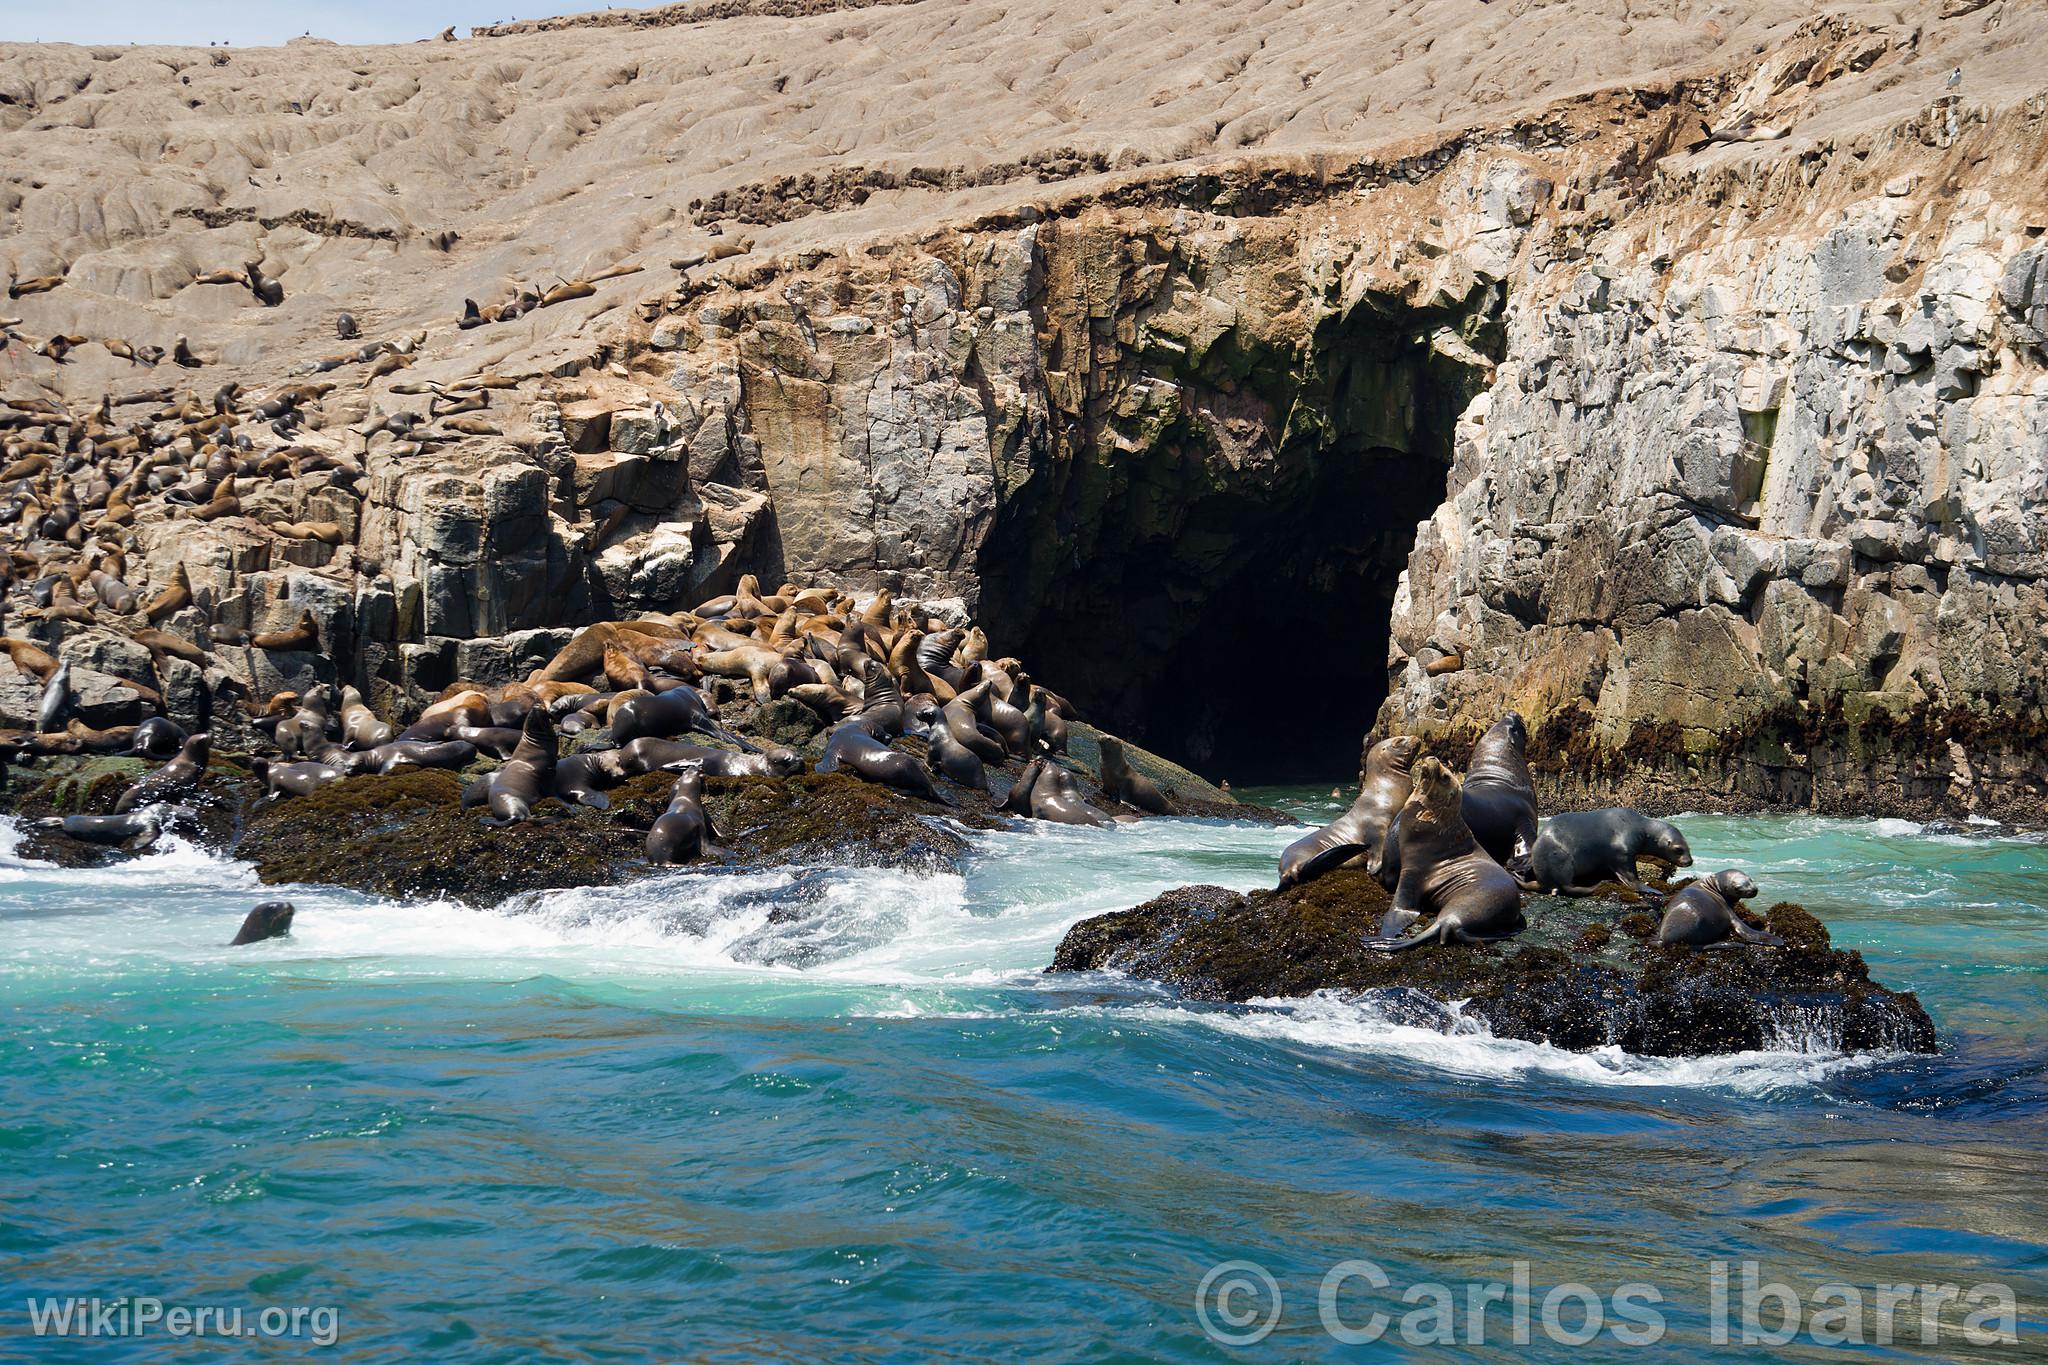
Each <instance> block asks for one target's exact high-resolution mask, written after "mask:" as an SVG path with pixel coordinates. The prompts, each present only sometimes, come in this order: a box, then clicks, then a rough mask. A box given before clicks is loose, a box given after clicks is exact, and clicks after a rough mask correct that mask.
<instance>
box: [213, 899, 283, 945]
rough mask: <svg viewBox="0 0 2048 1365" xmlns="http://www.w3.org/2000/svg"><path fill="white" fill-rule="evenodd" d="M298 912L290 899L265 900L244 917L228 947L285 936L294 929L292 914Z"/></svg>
mask: <svg viewBox="0 0 2048 1365" xmlns="http://www.w3.org/2000/svg"><path fill="white" fill-rule="evenodd" d="M297 913H298V910H297V909H296V908H295V907H294V906H293V905H292V903H291V902H290V901H265V902H263V904H261V905H259V906H257V907H256V908H255V909H254V910H251V911H250V912H249V913H248V915H247V916H246V917H244V919H243V920H242V927H241V928H240V929H239V930H238V931H236V933H235V936H234V937H233V938H231V939H229V940H228V947H230V948H240V947H242V946H243V945H244V944H249V943H261V942H262V941H263V940H264V939H267V938H283V937H284V936H285V935H286V934H289V933H290V932H291V931H292V916H293V915H295V914H297Z"/></svg>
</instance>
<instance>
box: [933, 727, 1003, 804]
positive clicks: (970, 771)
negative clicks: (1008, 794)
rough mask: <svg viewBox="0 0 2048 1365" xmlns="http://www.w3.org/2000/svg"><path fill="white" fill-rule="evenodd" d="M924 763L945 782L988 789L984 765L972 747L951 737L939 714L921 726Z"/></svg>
mask: <svg viewBox="0 0 2048 1365" xmlns="http://www.w3.org/2000/svg"><path fill="white" fill-rule="evenodd" d="M925 745H926V748H925V766H926V767H928V768H930V769H931V770H932V771H933V772H935V773H938V774H939V775H940V776H942V777H944V778H945V779H946V780H947V781H949V782H957V783H959V784H960V785H961V786H963V787H967V788H970V789H972V790H974V791H987V790H988V768H987V766H986V765H985V764H983V763H982V761H981V758H980V756H979V755H978V754H976V753H975V752H974V751H973V750H972V749H969V748H968V747H967V746H966V745H964V744H962V743H961V742H960V741H959V740H957V739H954V738H953V732H952V731H951V730H950V729H948V728H947V727H946V722H945V719H944V717H943V716H941V717H939V718H937V719H935V720H933V722H932V723H931V724H930V725H929V726H928V727H926V729H925Z"/></svg>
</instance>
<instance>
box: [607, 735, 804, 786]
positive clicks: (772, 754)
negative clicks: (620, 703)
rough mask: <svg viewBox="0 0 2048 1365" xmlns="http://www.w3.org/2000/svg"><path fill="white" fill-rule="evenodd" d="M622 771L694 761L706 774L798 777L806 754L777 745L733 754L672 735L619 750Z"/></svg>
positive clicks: (643, 770)
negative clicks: (689, 742)
mask: <svg viewBox="0 0 2048 1365" xmlns="http://www.w3.org/2000/svg"><path fill="white" fill-rule="evenodd" d="M617 752H618V757H617V764H618V769H619V772H620V773H622V774H623V775H625V776H627V777H637V776H638V775H640V774H641V773H651V772H654V771H655V770H657V769H660V768H666V767H669V766H670V765H671V764H675V763H682V762H694V763H696V764H698V765H699V766H700V767H702V768H703V770H704V775H705V776H706V777H795V776H797V775H798V774H799V773H801V772H803V770H804V760H803V755H802V754H799V753H798V752H797V751H796V750H794V749H785V748H781V747H779V746H778V747H776V748H773V749H769V750H767V751H766V752H764V753H758V754H733V753H727V752H726V751H725V750H723V749H707V748H704V747H703V746H702V745H698V744H684V743H682V742H680V741H678V740H673V739H656V738H653V737H652V736H650V737H648V738H645V739H636V740H634V741H633V742H632V743H631V744H627V745H625V746H623V747H622V748H620V749H619V750H618V751H617Z"/></svg>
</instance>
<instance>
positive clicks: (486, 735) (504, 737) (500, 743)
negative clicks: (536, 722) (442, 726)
mask: <svg viewBox="0 0 2048 1365" xmlns="http://www.w3.org/2000/svg"><path fill="white" fill-rule="evenodd" d="M448 737H449V738H450V739H459V740H461V741H462V742H464V743H465V744H474V745H475V746H476V747H477V748H478V749H479V750H481V751H482V752H484V753H487V754H489V755H490V756H491V757H493V758H510V757H511V756H512V752H513V750H515V749H517V748H518V747H519V742H520V740H522V739H524V738H525V737H526V731H525V729H524V728H523V726H514V725H458V726H456V727H455V728H454V729H452V730H450V731H449V732H448Z"/></svg>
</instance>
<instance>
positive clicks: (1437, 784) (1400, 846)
mask: <svg viewBox="0 0 2048 1365" xmlns="http://www.w3.org/2000/svg"><path fill="white" fill-rule="evenodd" d="M1528 742H1529V734H1528V729H1527V727H1526V725H1525V724H1524V723H1523V720H1522V718H1521V717H1520V716H1519V715H1517V714H1515V713H1514V712H1512V711H1510V712H1508V713H1507V714H1506V715H1504V716H1502V717H1501V718H1500V719H1499V720H1498V721H1496V722H1495V723H1494V724H1493V726H1492V727H1491V728H1489V729H1488V730H1487V731H1486V733H1485V734H1483V735H1481V736H1480V737H1479V740H1478V742H1477V743H1476V744H1474V745H1473V747H1472V755H1471V758H1470V759H1469V760H1468V762H1467V764H1466V771H1465V777H1464V780H1463V781H1460V780H1459V779H1458V778H1457V777H1456V776H1454V775H1453V774H1452V773H1451V772H1450V771H1449V769H1448V768H1446V767H1445V765H1444V764H1443V763H1442V762H1441V761H1440V760H1438V759H1436V758H1434V757H1428V756H1425V755H1423V754H1422V746H1421V745H1420V743H1419V742H1417V741H1416V740H1415V739H1414V738H1413V737H1412V736H1409V735H1395V736H1392V737H1390V738H1387V739H1382V740H1380V741H1379V742H1378V743H1373V742H1372V741H1371V740H1370V738H1368V740H1367V743H1366V750H1365V761H1364V764H1363V770H1362V771H1361V773H1360V775H1359V790H1358V796H1357V798H1356V799H1355V800H1354V801H1353V802H1352V803H1351V806H1350V807H1349V809H1347V810H1346V811H1345V812H1344V813H1343V814H1342V815H1340V816H1338V817H1337V819H1335V820H1333V821H1331V822H1330V823H1329V824H1327V825H1325V826H1323V827H1322V828H1321V829H1319V830H1316V831H1315V832H1314V833H1312V834H1309V835H1306V836H1304V837H1303V838H1300V839H1297V840H1296V841H1295V842H1294V843H1292V844H1290V845H1288V846H1287V849H1286V850H1285V851H1284V852H1283V853H1282V854H1281V855H1280V885H1281V887H1282V888H1286V887H1289V886H1299V885H1301V884H1302V883H1305V882H1310V881H1314V880H1315V879H1316V878H1317V877H1320V876H1322V875H1323V874H1325V873H1327V872H1331V871H1334V870H1335V869H1337V868H1339V867H1359V868H1363V869H1364V870H1366V871H1367V872H1370V873H1372V874H1373V875H1375V876H1376V877H1378V878H1379V881H1380V884H1381V885H1382V886H1384V887H1386V888H1387V890H1389V891H1391V892H1393V897H1394V899H1393V905H1392V907H1391V908H1390V909H1389V910H1388V911H1387V914H1386V916H1385V917H1384V919H1383V920H1382V922H1381V925H1380V938H1379V940H1378V941H1377V943H1376V945H1375V946H1378V947H1382V948H1384V949H1386V950H1387V951H1390V952H1406V951H1408V950H1409V949H1411V948H1419V947H1421V946H1423V945H1424V944H1428V943H1484V942H1487V941H1490V940H1494V939H1502V938H1511V937H1513V936H1514V935H1515V934H1518V933H1520V932H1521V931H1522V929H1523V928H1525V927H1526V924H1527V921H1526V919H1525V917H1524V915H1523V909H1524V902H1523V894H1524V893H1525V892H1529V891H1537V892H1545V893H1551V894H1556V895H1564V896H1594V895H1599V894H1601V893H1602V892H1603V891H1605V890H1607V889H1609V888H1613V889H1614V890H1617V891H1620V892H1622V893H1624V894H1627V895H1633V896H1635V897H1636V898H1638V899H1640V900H1644V901H1648V902H1650V903H1651V904H1653V905H1656V904H1661V906H1662V908H1663V912H1664V917H1663V921H1662V923H1661V924H1660V925H1659V926H1658V929H1657V932H1656V935H1655V941H1656V942H1658V943H1660V944H1684V945H1688V946H1691V947H1695V948H1707V947H1719V946H1722V945H1728V944H1743V943H1749V944H1760V945H1767V946H1768V945H1779V944H1781V942H1782V941H1781V940H1779V939H1777V938H1775V937H1773V936H1772V935H1770V934H1767V933H1764V932H1763V931H1762V930H1760V929H1758V928H1756V927H1754V926H1753V925H1751V924H1750V923H1749V922H1748V920H1746V919H1745V918H1744V917H1743V912H1742V902H1743V901H1745V900H1748V899H1750V898H1751V897H1753V896H1755V895H1756V894H1757V885H1756V883H1755V882H1754V881H1752V880H1751V879H1750V878H1749V877H1748V875H1747V874H1745V873H1742V872H1739V871H1735V870H1732V869H1731V870H1728V871H1723V872H1717V873H1715V874H1713V875H1712V876H1709V877H1703V878H1700V879H1698V880H1695V881H1690V882H1687V883H1684V884H1682V885H1681V886H1679V887H1678V888H1676V889H1675V890H1674V891H1673V892H1672V893H1671V894H1670V896H1669V899H1668V900H1666V899H1665V896H1664V893H1662V892H1660V891H1658V890H1657V889H1655V888H1653V887H1651V886H1649V885H1647V884H1646V883H1644V882H1643V881H1642V880H1641V879H1640V877H1639V875H1638V866H1637V865H1638V863H1639V862H1641V861H1649V862H1652V863H1656V864H1658V865H1659V866H1661V867H1662V868H1663V869H1664V870H1665V872H1666V873H1669V872H1672V871H1675V870H1676V869H1678V868H1682V867H1690V866H1692V849H1691V847H1690V846H1689V845H1688V844H1687V843H1686V839H1685V835H1684V834H1683V833H1682V832H1680V830H1679V829H1678V827H1677V826H1676V825H1673V824H1671V823H1670V822H1669V821H1665V820H1657V819H1653V818H1651V817H1650V816H1647V815H1644V814H1643V813H1642V812H1641V811H1636V810H1629V809H1625V808H1612V809H1607V810H1595V811H1569V812H1563V813H1560V814H1557V815H1553V816H1551V817H1550V818H1549V819H1548V820H1545V821H1542V822H1541V823H1540V824H1539V822H1538V820H1537V812H1536V788H1535V784H1534V783H1533V782H1532V781H1531V779H1530V776H1529V762H1528ZM1106 766H1107V761H1106V760H1105V767H1106ZM1425 918H1426V919H1427V920H1428V922H1427V923H1426V924H1424V925H1423V926H1422V927H1421V928H1420V929H1419V930H1417V931H1416V932H1415V933H1414V934H1412V935H1409V936H1406V937H1403V931H1404V930H1407V929H1409V928H1410V927H1412V926H1414V925H1416V924H1417V923H1418V922H1420V921H1422V920H1424V919H1425Z"/></svg>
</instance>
